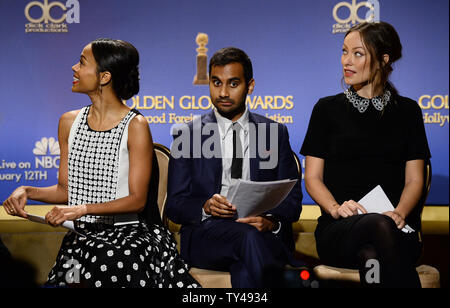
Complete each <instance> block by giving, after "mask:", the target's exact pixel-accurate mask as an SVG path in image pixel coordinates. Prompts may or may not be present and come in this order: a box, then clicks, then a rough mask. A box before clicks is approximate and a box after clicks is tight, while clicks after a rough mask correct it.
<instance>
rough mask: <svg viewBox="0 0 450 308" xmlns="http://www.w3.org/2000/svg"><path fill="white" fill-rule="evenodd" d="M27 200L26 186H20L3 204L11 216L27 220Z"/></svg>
mask: <svg viewBox="0 0 450 308" xmlns="http://www.w3.org/2000/svg"><path fill="white" fill-rule="evenodd" d="M27 200H28V196H27V191H26V189H25V187H24V186H20V187H18V188H16V190H14V191H13V193H12V194H11V195H10V196H9V197H8V199H6V200H5V201H4V202H3V207H4V208H5V211H6V213H8V214H9V215H12V216H20V217H23V218H27V213H26V212H25V210H24V208H25V205H26V204H27Z"/></svg>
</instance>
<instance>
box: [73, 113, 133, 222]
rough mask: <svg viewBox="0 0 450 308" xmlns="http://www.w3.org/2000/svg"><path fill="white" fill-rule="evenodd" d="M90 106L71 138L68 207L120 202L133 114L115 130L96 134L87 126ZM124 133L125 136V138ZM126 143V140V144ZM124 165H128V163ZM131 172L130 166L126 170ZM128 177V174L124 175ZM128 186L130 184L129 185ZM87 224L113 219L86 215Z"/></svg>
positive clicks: (78, 120)
mask: <svg viewBox="0 0 450 308" xmlns="http://www.w3.org/2000/svg"><path fill="white" fill-rule="evenodd" d="M89 109H90V106H88V107H85V108H83V109H82V110H81V111H80V114H79V115H78V117H77V119H76V120H75V122H74V124H73V125H72V129H71V133H70V134H71V137H69V163H68V174H69V176H68V184H69V185H68V186H69V205H70V206H73V205H81V204H93V203H104V202H108V201H112V200H115V199H117V198H118V197H119V196H118V184H119V176H120V174H119V169H120V164H121V163H122V162H121V161H120V160H119V158H120V157H119V156H120V150H121V143H122V138H124V135H125V136H126V137H128V133H127V130H128V123H129V122H130V121H131V120H132V119H133V118H134V116H135V115H136V113H135V112H134V111H132V110H130V112H128V114H127V115H126V116H125V117H124V118H123V119H122V121H121V122H120V123H119V124H118V125H117V126H116V127H114V128H113V129H111V130H108V131H94V130H92V129H91V128H90V127H89V125H88V122H87V116H88V114H89ZM124 133H125V134H124ZM126 141H127V140H124V142H125V143H126ZM123 163H126V164H128V160H126V161H124V162H123ZM127 169H128V166H127ZM125 176H128V174H125ZM126 182H127V181H126ZM79 220H80V221H85V222H102V223H109V224H111V223H114V216H91V215H86V216H83V217H82V218H80V219H79Z"/></svg>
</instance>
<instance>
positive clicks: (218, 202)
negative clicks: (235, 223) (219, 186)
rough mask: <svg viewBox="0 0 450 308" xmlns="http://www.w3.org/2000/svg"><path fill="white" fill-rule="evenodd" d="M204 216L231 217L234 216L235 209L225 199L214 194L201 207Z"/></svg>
mask: <svg viewBox="0 0 450 308" xmlns="http://www.w3.org/2000/svg"><path fill="white" fill-rule="evenodd" d="M203 209H204V211H205V213H206V214H208V215H212V216H217V217H233V216H234V215H236V207H235V206H234V205H232V204H231V203H230V202H229V201H228V200H227V198H225V197H224V196H221V195H219V194H215V195H214V196H212V198H211V199H208V200H207V201H206V202H205V204H204V205H203Z"/></svg>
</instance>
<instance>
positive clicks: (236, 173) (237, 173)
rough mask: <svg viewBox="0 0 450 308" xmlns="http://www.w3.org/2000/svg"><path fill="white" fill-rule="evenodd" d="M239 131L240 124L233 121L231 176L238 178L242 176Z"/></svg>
mask: <svg viewBox="0 0 450 308" xmlns="http://www.w3.org/2000/svg"><path fill="white" fill-rule="evenodd" d="M240 131H241V126H240V125H239V123H237V122H235V123H233V161H232V163H231V178H232V179H240V178H242V157H243V156H244V155H243V151H242V144H241V138H240V137H239V136H240V134H239V132H240Z"/></svg>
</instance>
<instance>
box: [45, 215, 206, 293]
mask: <svg viewBox="0 0 450 308" xmlns="http://www.w3.org/2000/svg"><path fill="white" fill-rule="evenodd" d="M76 229H77V231H78V232H79V233H81V234H83V235H85V236H80V235H78V234H76V233H74V232H69V233H68V234H67V235H66V236H65V237H64V240H63V242H62V245H61V249H60V251H59V253H58V256H57V258H56V263H55V265H54V266H53V268H52V270H51V271H50V273H49V275H48V281H47V283H46V286H57V287H87V288H90V287H92V288H100V287H103V288H123V287H130V288H141V287H145V288H199V287H201V286H200V284H199V283H197V281H196V280H195V279H194V278H193V277H192V276H191V275H190V274H189V267H188V266H187V264H185V263H184V261H183V260H182V259H181V257H180V255H179V253H178V251H177V248H176V242H175V241H174V239H173V237H172V234H171V233H170V232H169V231H168V230H167V229H166V228H164V227H162V226H159V225H151V227H150V228H149V227H148V226H147V225H146V224H145V223H144V222H140V223H136V224H129V225H124V226H114V225H107V224H98V223H95V224H90V223H85V222H77V224H76Z"/></svg>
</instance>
